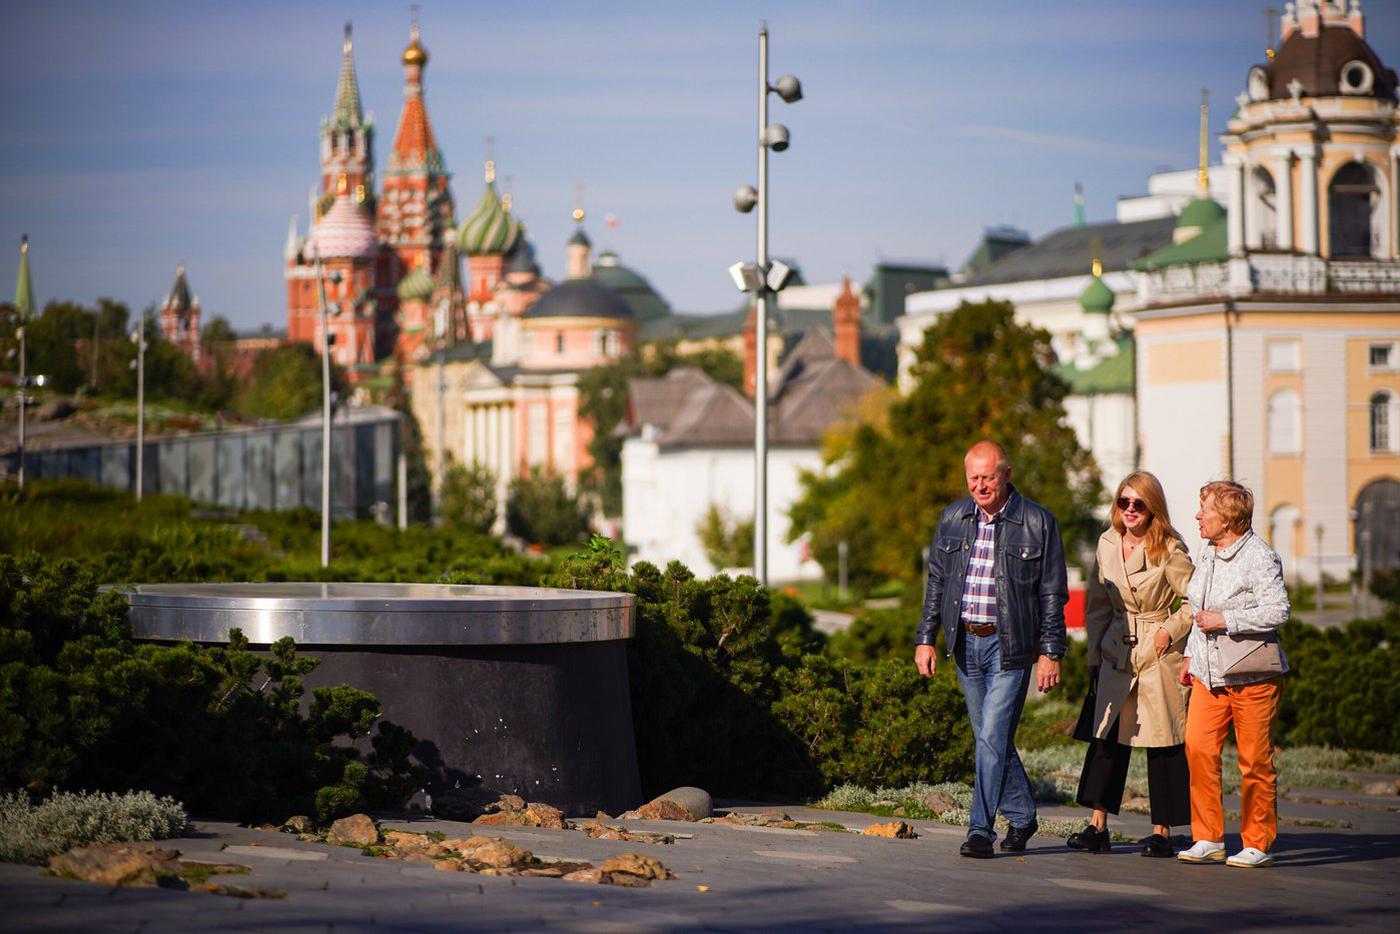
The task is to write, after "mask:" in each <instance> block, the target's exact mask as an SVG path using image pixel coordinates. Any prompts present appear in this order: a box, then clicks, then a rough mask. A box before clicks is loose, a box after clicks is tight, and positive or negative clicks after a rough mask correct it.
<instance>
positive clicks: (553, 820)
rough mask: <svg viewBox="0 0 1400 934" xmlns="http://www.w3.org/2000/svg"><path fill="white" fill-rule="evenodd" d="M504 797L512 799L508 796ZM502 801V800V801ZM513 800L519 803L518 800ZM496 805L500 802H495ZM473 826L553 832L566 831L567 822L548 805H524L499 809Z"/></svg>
mask: <svg viewBox="0 0 1400 934" xmlns="http://www.w3.org/2000/svg"><path fill="white" fill-rule="evenodd" d="M506 797H514V795H508V796H506ZM502 800H504V798H503V799H502ZM515 800H517V801H519V800H520V799H519V798H516V799H515ZM497 803H498V804H499V803H500V802H497ZM472 823H473V824H484V825H486V826H496V827H548V828H551V829H554V830H568V829H569V822H568V821H566V820H565V819H564V812H563V811H561V810H559V809H558V808H556V807H551V806H550V805H548V804H526V805H525V806H524V807H520V808H509V809H506V808H501V809H499V810H496V811H494V812H492V813H489V814H483V815H481V816H480V817H478V818H477V819H476V820H474V821H472Z"/></svg>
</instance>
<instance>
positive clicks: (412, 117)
mask: <svg viewBox="0 0 1400 934" xmlns="http://www.w3.org/2000/svg"><path fill="white" fill-rule="evenodd" d="M427 65H428V52H427V50H426V49H424V48H423V45H422V43H421V41H420V38H419V29H418V18H417V13H416V10H415V14H414V20H413V26H412V28H411V30H410V31H409V40H408V47H407V48H405V49H404V51H403V66H404V104H403V111H402V112H401V113H400V114H399V125H398V129H397V130H396V131H395V133H394V148H393V151H392V152H390V153H389V163H388V166H387V168H386V169H385V171H384V192H383V198H382V204H381V205H380V207H379V217H378V223H377V224H376V233H377V234H378V236H379V238H380V240H382V241H383V242H384V243H385V244H387V245H388V246H389V247H391V248H392V250H393V251H394V253H395V254H396V264H395V269H394V270H392V275H393V276H394V278H396V279H397V278H402V276H403V275H404V274H405V273H406V272H408V271H409V270H411V269H413V267H414V263H415V262H416V260H417V258H418V256H419V255H420V254H421V253H422V252H423V251H424V250H425V249H426V250H427V251H428V254H429V268H436V267H437V266H438V260H439V258H440V254H441V252H442V248H443V244H444V241H445V238H446V237H447V236H449V235H450V232H451V230H452V227H453V217H454V213H455V212H454V209H453V206H452V194H451V192H450V191H448V187H447V186H448V182H449V180H450V179H451V177H452V176H451V175H450V173H448V171H447V166H446V164H445V163H444V162H443V159H442V152H441V151H440V150H439V149H438V147H437V140H436V139H434V138H433V128H432V124H431V123H429V122H428V111H427V108H426V107H425V106H424V103H423V71H424V69H425V68H426V67H427Z"/></svg>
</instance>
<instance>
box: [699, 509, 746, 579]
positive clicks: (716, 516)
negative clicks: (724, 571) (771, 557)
mask: <svg viewBox="0 0 1400 934" xmlns="http://www.w3.org/2000/svg"><path fill="white" fill-rule="evenodd" d="M695 534H696V535H698V536H699V538H700V546H701V547H702V548H704V549H705V557H706V558H709V559H710V563H711V564H713V565H714V566H715V567H717V568H744V567H753V520H752V519H736V518H734V517H732V516H730V515H729V514H728V513H726V512H725V511H724V510H722V509H720V508H719V506H717V505H714V504H713V503H712V504H710V508H709V509H707V510H705V515H704V516H703V517H701V519H700V522H699V524H698V525H696V527H695Z"/></svg>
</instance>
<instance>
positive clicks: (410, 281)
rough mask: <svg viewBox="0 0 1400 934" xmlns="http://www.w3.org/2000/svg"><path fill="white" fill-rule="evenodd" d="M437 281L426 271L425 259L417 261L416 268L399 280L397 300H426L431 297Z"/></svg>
mask: <svg viewBox="0 0 1400 934" xmlns="http://www.w3.org/2000/svg"><path fill="white" fill-rule="evenodd" d="M435 288H437V283H436V282H435V281H434V280H433V274H432V273H430V272H428V264H427V262H426V260H424V261H420V262H419V263H418V268H416V269H414V270H413V272H411V273H409V274H408V275H406V276H404V277H403V278H402V279H400V280H399V288H398V293H399V300H400V301H404V302H426V301H427V300H428V299H430V298H432V297H433V290H434V289H435Z"/></svg>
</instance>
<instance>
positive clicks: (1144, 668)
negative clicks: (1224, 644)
mask: <svg viewBox="0 0 1400 934" xmlns="http://www.w3.org/2000/svg"><path fill="white" fill-rule="evenodd" d="M1191 572H1192V567H1191V559H1190V558H1189V557H1188V556H1187V554H1186V544H1185V542H1183V541H1182V540H1181V536H1180V535H1178V534H1177V531H1176V529H1174V528H1172V524H1171V517H1170V516H1169V515H1168V514H1167V499H1166V496H1165V494H1164V493H1163V492H1162V484H1161V483H1160V482H1158V480H1157V478H1156V477H1154V476H1153V475H1152V474H1150V473H1147V472H1145V471H1138V472H1136V473H1131V474H1129V475H1128V476H1127V477H1126V478H1124V480H1123V482H1122V483H1120V484H1118V492H1117V494H1116V495H1115V496H1114V498H1113V506H1112V510H1111V513H1110V516H1109V527H1108V529H1107V530H1106V531H1105V532H1104V533H1103V535H1102V536H1101V537H1100V538H1099V545H1098V552H1097V554H1096V555H1095V558H1094V570H1093V572H1092V573H1091V574H1090V575H1089V580H1088V586H1087V588H1086V592H1085V614H1084V622H1085V630H1086V633H1087V635H1088V643H1089V665H1090V670H1091V672H1092V674H1093V677H1094V678H1095V689H1094V692H1093V694H1092V695H1091V697H1092V698H1093V702H1094V704H1093V738H1092V740H1091V741H1090V743H1089V749H1088V751H1087V752H1086V753H1085V756H1084V770H1083V772H1082V773H1081V774H1080V777H1079V794H1078V800H1079V803H1080V804H1082V805H1084V806H1085V807H1090V808H1093V809H1094V814H1093V817H1092V818H1090V820H1089V825H1088V826H1087V827H1085V828H1084V829H1083V830H1081V831H1079V832H1078V833H1075V834H1073V835H1071V836H1070V838H1069V841H1068V843H1069V846H1070V847H1071V848H1073V849H1076V850H1085V851H1087V852H1090V853H1106V852H1108V850H1109V848H1110V843H1109V833H1108V815H1109V814H1117V813H1118V808H1119V806H1120V805H1121V804H1122V801H1123V786H1124V783H1125V782H1126V780H1127V777H1128V762H1129V759H1130V758H1131V756H1132V751H1133V747H1134V746H1139V747H1146V749H1147V787H1148V794H1149V797H1150V799H1151V811H1152V824H1153V828H1152V830H1153V832H1152V834H1151V835H1150V836H1148V837H1147V838H1146V839H1144V840H1143V841H1142V855H1143V856H1156V857H1170V856H1172V855H1174V851H1173V850H1172V845H1171V828H1172V825H1174V824H1175V825H1178V826H1179V825H1183V824H1186V823H1187V822H1188V821H1190V819H1191V808H1190V803H1189V801H1188V799H1187V795H1188V788H1189V784H1190V779H1189V777H1188V775H1187V766H1186V755H1185V752H1184V750H1183V746H1182V744H1183V743H1184V741H1185V737H1186V688H1185V687H1183V686H1182V684H1181V683H1180V680H1179V673H1180V669H1181V650H1182V647H1183V646H1184V645H1185V644H1186V637H1187V634H1188V633H1189V632H1190V630H1191V611H1190V608H1189V607H1187V606H1185V604H1184V603H1182V598H1184V597H1185V596H1186V585H1187V582H1188V581H1190V580H1191ZM1088 704H1089V702H1088V701H1086V703H1085V707H1086V710H1085V714H1086V715H1087V714H1088ZM1081 738H1082V737H1081Z"/></svg>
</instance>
